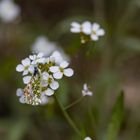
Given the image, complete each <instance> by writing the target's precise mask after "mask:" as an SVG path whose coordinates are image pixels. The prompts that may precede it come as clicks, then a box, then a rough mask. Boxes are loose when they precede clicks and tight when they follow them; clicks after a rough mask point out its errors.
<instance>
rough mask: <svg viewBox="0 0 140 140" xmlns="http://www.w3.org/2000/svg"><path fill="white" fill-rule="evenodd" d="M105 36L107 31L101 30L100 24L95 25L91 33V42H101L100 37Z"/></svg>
mask: <svg viewBox="0 0 140 140" xmlns="http://www.w3.org/2000/svg"><path fill="white" fill-rule="evenodd" d="M104 34H105V31H104V30H103V29H101V28H100V25H99V24H98V23H93V25H92V31H91V40H93V41H97V40H99V37H100V36H103V35H104Z"/></svg>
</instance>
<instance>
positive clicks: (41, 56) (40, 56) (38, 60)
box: [29, 52, 46, 65]
mask: <svg viewBox="0 0 140 140" xmlns="http://www.w3.org/2000/svg"><path fill="white" fill-rule="evenodd" d="M29 58H30V59H31V60H32V64H33V65H36V64H38V63H42V64H44V63H45V60H46V58H45V57H44V54H43V53H41V52H40V53H38V54H37V55H35V54H34V55H30V56H29Z"/></svg>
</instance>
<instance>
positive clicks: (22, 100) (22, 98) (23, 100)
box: [19, 96, 25, 104]
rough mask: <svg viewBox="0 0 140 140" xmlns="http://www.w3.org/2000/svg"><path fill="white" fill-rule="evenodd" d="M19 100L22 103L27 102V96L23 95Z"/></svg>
mask: <svg viewBox="0 0 140 140" xmlns="http://www.w3.org/2000/svg"><path fill="white" fill-rule="evenodd" d="M19 102H20V103H22V104H24V103H25V97H24V96H21V97H20V98H19Z"/></svg>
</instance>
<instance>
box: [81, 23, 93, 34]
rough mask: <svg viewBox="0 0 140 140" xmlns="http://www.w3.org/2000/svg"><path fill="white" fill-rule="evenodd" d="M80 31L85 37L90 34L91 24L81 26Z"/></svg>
mask: <svg viewBox="0 0 140 140" xmlns="http://www.w3.org/2000/svg"><path fill="white" fill-rule="evenodd" d="M82 31H83V33H85V34H86V35H89V34H91V23H90V22H89V21H86V22H84V23H83V24H82Z"/></svg>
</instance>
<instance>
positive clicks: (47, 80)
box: [41, 72, 59, 96]
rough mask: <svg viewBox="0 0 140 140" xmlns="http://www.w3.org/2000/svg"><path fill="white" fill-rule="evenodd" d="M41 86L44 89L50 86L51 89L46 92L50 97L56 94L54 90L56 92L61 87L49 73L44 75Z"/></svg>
mask: <svg viewBox="0 0 140 140" xmlns="http://www.w3.org/2000/svg"><path fill="white" fill-rule="evenodd" d="M41 85H42V87H48V86H49V87H50V88H48V89H47V91H45V94H46V95H48V96H50V95H52V94H53V93H54V92H53V91H52V90H56V89H58V87H59V83H58V82H57V81H55V80H54V79H53V77H52V75H49V74H48V73H47V72H44V73H42V81H41ZM50 92H51V93H50Z"/></svg>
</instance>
